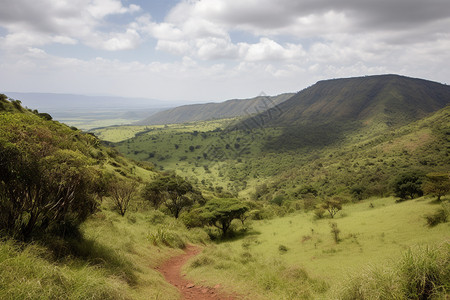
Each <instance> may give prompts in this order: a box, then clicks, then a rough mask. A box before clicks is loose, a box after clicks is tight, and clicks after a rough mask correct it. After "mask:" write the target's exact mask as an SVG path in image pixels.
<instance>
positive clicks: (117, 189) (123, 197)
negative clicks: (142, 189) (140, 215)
mask: <svg viewBox="0 0 450 300" xmlns="http://www.w3.org/2000/svg"><path fill="white" fill-rule="evenodd" d="M136 187H137V184H136V182H134V181H129V180H122V179H117V180H114V181H112V182H111V184H110V186H109V193H110V196H111V198H112V199H113V201H114V205H115V206H116V208H117V210H118V212H119V214H120V215H121V216H122V217H123V216H125V213H126V212H127V210H128V206H129V205H130V202H131V199H133V196H134V195H135V193H136Z"/></svg>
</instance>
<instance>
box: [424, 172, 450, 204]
mask: <svg viewBox="0 0 450 300" xmlns="http://www.w3.org/2000/svg"><path fill="white" fill-rule="evenodd" d="M423 191H424V193H425V194H432V195H434V196H436V197H437V201H441V197H442V196H445V195H446V194H447V193H448V192H450V176H449V174H447V173H429V174H427V177H426V180H425V182H424V183H423Z"/></svg>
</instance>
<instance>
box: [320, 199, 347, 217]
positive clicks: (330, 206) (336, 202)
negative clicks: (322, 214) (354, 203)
mask: <svg viewBox="0 0 450 300" xmlns="http://www.w3.org/2000/svg"><path fill="white" fill-rule="evenodd" d="M321 208H323V209H324V210H326V211H328V213H329V214H330V217H331V218H334V216H335V215H336V214H337V213H338V212H339V211H340V210H341V209H342V199H340V198H338V197H333V198H330V199H327V200H325V201H324V202H323V203H322V204H321Z"/></svg>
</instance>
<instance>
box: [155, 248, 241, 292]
mask: <svg viewBox="0 0 450 300" xmlns="http://www.w3.org/2000/svg"><path fill="white" fill-rule="evenodd" d="M201 251H202V249H201V248H199V247H196V246H193V245H188V246H187V247H186V249H185V251H184V254H181V255H179V256H175V257H172V258H171V259H169V260H168V261H166V262H164V263H163V264H162V265H160V266H159V267H157V270H159V272H161V273H162V274H163V275H164V278H165V279H166V280H167V282H169V283H170V284H172V285H173V286H175V287H176V288H177V289H178V291H180V293H181V295H182V297H181V299H186V300H194V299H195V300H234V297H232V296H229V295H225V294H223V293H221V292H220V291H219V289H220V285H216V286H215V287H213V288H211V287H205V286H200V285H195V284H194V283H193V282H192V281H189V280H187V279H185V275H184V274H183V275H182V274H181V268H182V267H183V265H184V264H185V263H186V262H187V261H188V260H189V259H190V258H191V257H193V256H195V255H197V254H199V253H200V252H201Z"/></svg>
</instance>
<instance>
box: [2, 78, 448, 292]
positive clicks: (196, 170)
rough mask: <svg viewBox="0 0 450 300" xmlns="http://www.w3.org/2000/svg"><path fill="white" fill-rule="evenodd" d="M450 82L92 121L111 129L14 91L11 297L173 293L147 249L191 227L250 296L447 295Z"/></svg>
mask: <svg viewBox="0 0 450 300" xmlns="http://www.w3.org/2000/svg"><path fill="white" fill-rule="evenodd" d="M408 86H409V87H410V89H411V90H414V91H415V92H414V94H417V95H418V96H417V95H412V94H411V92H409V91H408V88H406V87H408ZM412 87H414V88H412ZM437 94H438V95H439V97H438V98H439V99H437V98H436V95H437ZM447 94H448V88H447V87H444V86H441V85H436V84H434V83H429V82H424V81H421V80H413V79H407V78H403V77H398V76H381V77H370V78H360V79H357V80H333V81H325V82H320V83H318V84H317V85H316V86H313V87H311V88H308V89H306V90H304V91H302V92H300V93H299V94H297V95H296V96H294V97H293V98H292V99H290V100H287V101H286V102H283V104H281V105H280V106H277V107H273V108H272V109H271V110H268V111H265V112H264V113H261V114H255V115H252V116H251V117H249V118H246V119H245V120H240V119H238V118H234V119H224V120H214V121H208V122H204V121H202V122H197V123H189V124H172V125H167V126H166V125H164V126H150V125H148V126H126V127H113V128H102V129H98V130H96V131H95V133H96V134H97V135H99V136H103V137H107V139H108V140H109V141H110V142H109V143H106V142H105V143H102V142H101V141H100V140H99V139H97V138H96V137H95V136H94V135H92V134H86V133H83V132H81V131H79V130H77V129H76V128H69V127H67V126H65V125H62V124H60V123H58V122H55V121H53V120H52V118H51V116H50V115H47V114H45V113H39V112H37V111H31V110H29V109H26V108H23V107H22V106H21V104H20V101H16V100H12V99H7V97H6V96H1V97H0V104H1V106H0V157H1V160H0V169H1V173H0V208H1V211H0V226H1V227H0V231H1V234H2V237H3V236H4V239H2V241H1V242H0V265H1V266H2V268H1V269H0V270H1V271H0V272H2V273H1V275H2V276H1V277H0V278H1V280H3V281H2V282H1V284H0V298H7V297H6V296H7V295H8V296H9V295H13V298H19V299H20V298H22V299H25V298H27V299H28V298H31V299H36V298H48V299H53V298H75V299H77V298H78V299H85V298H93V299H96V298H105V299H122V298H126V299H141V298H142V299H147V298H155V299H159V298H168V299H176V298H177V294H176V291H175V289H174V288H173V287H169V286H168V284H167V283H165V282H164V280H163V279H162V277H161V276H160V275H159V274H158V273H157V272H156V271H155V270H154V269H153V268H148V266H149V265H150V266H151V267H155V266H156V265H158V264H159V263H160V262H161V261H162V260H164V259H165V258H167V257H169V256H171V255H174V254H178V253H181V251H182V250H181V249H183V248H184V247H185V246H186V244H188V243H196V244H203V245H207V246H206V247H205V250H204V251H203V253H202V254H201V255H199V256H197V257H196V258H194V259H193V260H192V261H191V263H190V264H189V265H188V266H187V267H186V270H185V272H186V274H187V276H188V277H189V278H193V279H194V280H196V281H201V282H202V284H208V285H211V286H214V285H217V284H221V285H223V287H224V288H225V289H226V290H229V291H233V292H235V293H237V294H238V295H242V296H243V297H247V298H250V299H318V298H322V299H330V298H338V299H381V298H388V299H389V298H399V299H404V298H406V299H408V298H417V299H433V298H437V299H439V298H442V297H445V296H446V295H447V294H448V291H449V282H448V278H449V274H448V268H449V267H448V266H449V262H448V241H446V240H445V239H446V237H447V236H448V223H447V220H448V196H447V194H448V191H449V190H448V186H449V184H448V180H449V179H448V178H449V176H448V156H449V155H450V152H449V147H448V143H449V141H450V140H449V138H448V137H449V133H450V127H449V124H450V111H449V109H450V108H449V107H448V106H447V107H444V106H445V105H446V104H448V99H449V98H448V97H447V96H446V95H447ZM418 98H420V101H419V100H418ZM443 107H444V108H443ZM439 109H440V110H439ZM254 112H259V111H257V110H256V111H254ZM429 113H432V114H429ZM427 114H429V115H427ZM298 120H301V121H298ZM111 142H114V144H112V143H111ZM105 144H109V145H114V146H115V148H116V149H117V150H118V151H116V150H114V149H112V148H109V147H108V146H106V145H105ZM119 151H120V152H121V153H123V154H124V155H126V156H127V157H128V158H125V157H123V156H122V155H121V154H119ZM130 158H131V159H134V160H130ZM161 171H164V172H161ZM423 195H425V196H423ZM406 199H409V201H403V200H406ZM330 221H332V222H330ZM426 225H428V226H426ZM210 239H213V240H214V241H210ZM47 252H48V253H49V254H48V255H44V254H43V253H47ZM401 253H403V258H402V259H400V256H401ZM392 260H394V261H397V262H398V263H396V264H395V265H393V266H392V267H389V268H386V267H383V266H384V265H386V264H390V262H391V261H392ZM28 262H34V263H35V264H36V265H37V266H38V267H37V268H36V269H35V270H29V269H28V268H27V267H26V265H27V263H28ZM368 264H369V265H370V266H369V267H368V266H367V265H368ZM391 265H392V264H391ZM3 266H6V267H5V268H3ZM11 270H12V271H11ZM49 270H50V271H49ZM365 270H367V271H365ZM10 271H11V272H10ZM355 273H356V274H355ZM14 274H19V275H17V276H18V277H17V278H19V277H20V278H26V279H25V280H26V281H27V282H30V286H29V292H28V293H27V294H24V292H23V291H21V290H20V288H19V287H18V285H17V284H16V283H15V281H16V279H15V278H16V277H14V276H15V275H14ZM87 274H89V275H87ZM351 274H355V275H351ZM78 276H80V277H82V279H80V282H81V283H83V284H87V282H89V283H91V285H90V286H89V287H88V288H86V289H83V290H80V289H79V285H77V284H75V283H74V278H78ZM54 278H63V279H58V280H56V279H55V280H54ZM343 278H350V279H349V280H348V281H346V280H343ZM397 279H398V280H397ZM34 280H37V282H39V283H41V282H44V283H45V284H43V286H44V287H40V286H39V284H34V283H33V282H34ZM47 283H48V284H47Z"/></svg>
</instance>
